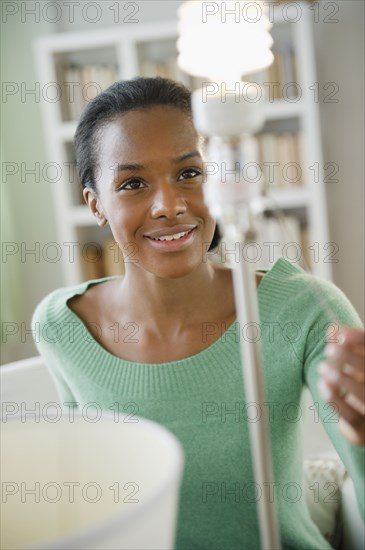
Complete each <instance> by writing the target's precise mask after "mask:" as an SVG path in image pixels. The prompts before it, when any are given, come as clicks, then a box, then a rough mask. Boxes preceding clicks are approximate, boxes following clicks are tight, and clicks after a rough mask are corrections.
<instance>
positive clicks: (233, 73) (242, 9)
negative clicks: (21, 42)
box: [177, 0, 281, 550]
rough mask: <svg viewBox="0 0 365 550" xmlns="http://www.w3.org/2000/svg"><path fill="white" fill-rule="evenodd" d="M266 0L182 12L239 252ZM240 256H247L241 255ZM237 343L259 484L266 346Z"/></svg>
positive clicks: (252, 208) (249, 321)
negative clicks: (257, 414)
mask: <svg viewBox="0 0 365 550" xmlns="http://www.w3.org/2000/svg"><path fill="white" fill-rule="evenodd" d="M267 4H268V3H267V2H263V1H262V0H256V1H255V2H251V1H247V0H241V1H224V0H221V1H215V2H204V1H197V0H193V1H187V2H183V3H182V4H181V6H180V7H179V9H178V17H179V38H178V42H177V48H178V51H179V58H178V63H179V66H180V67H181V68H182V69H183V70H184V71H185V72H186V73H188V74H191V75H194V76H199V77H202V76H203V77H207V82H206V83H204V84H203V87H202V88H201V89H199V90H196V91H194V92H193V94H192V109H193V119H194V125H195V127H196V129H197V130H198V131H199V132H200V133H201V134H202V135H203V136H204V137H205V138H206V143H207V146H206V154H207V162H206V165H205V181H204V196H205V200H206V203H207V205H208V207H209V209H210V212H211V214H212V215H213V216H214V217H215V218H216V219H217V220H218V222H219V226H220V228H221V230H222V232H223V235H224V238H225V240H226V242H227V243H232V244H235V243H240V246H241V249H243V247H244V246H245V244H246V243H248V242H250V241H251V240H252V238H253V236H254V229H255V219H256V218H257V214H258V213H259V212H260V211H262V209H263V202H262V200H261V198H260V196H261V190H260V188H259V186H258V184H253V183H252V182H251V183H249V182H248V181H245V178H244V177H243V175H242V167H243V163H244V162H245V151H246V141H247V137H248V136H250V135H252V134H253V133H255V132H257V131H258V130H259V129H260V128H261V127H262V125H263V123H264V120H265V117H264V109H263V92H262V90H261V88H260V87H259V86H257V85H256V84H249V83H247V82H246V83H245V82H242V81H241V77H242V76H243V75H247V74H252V73H254V72H256V71H259V70H262V69H264V68H266V67H268V66H269V65H270V64H271V63H272V62H273V54H272V52H271V50H270V48H271V46H272V43H273V40H272V37H271V35H270V32H269V31H270V28H271V24H270V22H269V18H268V5H267ZM241 257H242V256H241ZM233 277H234V291H235V301H236V310H237V319H238V321H239V327H243V326H245V327H248V326H253V327H254V326H258V323H259V314H258V304H257V297H256V284H255V277H254V273H253V271H251V264H249V263H248V262H246V261H243V260H241V261H240V262H239V263H237V264H235V265H233ZM250 340H251V341H248V339H245V340H244V339H243V338H240V347H241V357H242V368H243V377H244V381H245V393H246V399H247V401H248V402H254V403H256V404H257V405H258V406H260V407H261V411H262V413H263V414H262V417H261V419H260V421H259V422H256V423H250V440H251V449H252V451H251V452H252V463H253V468H254V473H255V480H256V483H257V484H258V485H259V487H261V488H262V487H264V483H266V484H267V483H273V482H274V477H273V467H272V458H271V444H270V433H269V423H268V418H267V413H266V408H265V406H264V402H265V390H264V380H263V369H262V358H261V346H260V342H259V340H257V339H255V338H252V339H250ZM258 517H259V524H260V535H261V546H262V548H264V549H270V550H272V549H279V548H280V547H281V543H280V533H279V528H278V519H277V514H276V508H275V504H274V502H270V501H269V498H268V497H267V498H262V499H260V500H259V501H258Z"/></svg>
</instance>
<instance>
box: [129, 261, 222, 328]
mask: <svg viewBox="0 0 365 550" xmlns="http://www.w3.org/2000/svg"><path fill="white" fill-rule="evenodd" d="M217 273H218V272H217V269H216V268H214V267H213V265H212V264H211V263H210V262H205V263H202V264H200V265H199V267H198V268H197V269H196V270H194V271H193V272H191V273H189V274H188V275H185V276H183V277H179V278H174V279H167V278H163V277H157V276H156V275H155V274H153V273H149V272H147V271H145V270H142V269H138V268H135V266H132V269H126V273H125V276H124V278H123V279H122V281H121V287H120V291H121V293H120V296H121V302H122V304H120V305H121V306H122V307H123V317H125V313H128V314H130V315H131V318H132V317H133V319H136V320H137V322H141V323H143V324H144V326H146V325H149V326H151V327H153V328H154V329H155V330H156V331H158V332H159V331H161V332H164V331H167V332H169V331H171V329H172V327H173V328H174V330H179V329H183V328H184V327H186V325H187V324H189V325H190V324H191V325H193V324H194V323H199V322H201V321H202V319H203V320H204V319H207V320H208V319H209V316H210V315H213V314H214V313H213V312H214V310H215V309H216V308H217V304H219V302H221V300H222V298H224V296H222V294H225V293H224V292H223V293H222V286H221V285H220V284H219V280H218V279H219V275H218V274H217Z"/></svg>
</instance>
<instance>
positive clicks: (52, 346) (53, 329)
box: [32, 291, 78, 407]
mask: <svg viewBox="0 0 365 550" xmlns="http://www.w3.org/2000/svg"><path fill="white" fill-rule="evenodd" d="M56 292H57V291H55V292H52V293H51V294H49V295H48V296H46V297H45V298H43V300H42V301H41V302H40V303H39V304H38V306H37V307H36V309H35V311H34V313H33V316H32V330H33V334H34V335H35V336H34V342H35V345H36V347H37V349H38V351H39V354H40V355H41V357H42V358H43V359H44V362H45V364H46V366H47V368H48V370H49V372H50V374H51V376H52V379H53V381H54V383H55V386H56V390H57V393H58V397H59V403H60V405H61V406H63V407H65V403H67V407H77V405H78V403H77V401H76V399H75V396H74V395H73V393H72V391H71V388H70V386H69V385H68V383H67V381H66V379H65V376H64V370H63V369H62V355H61V353H60V347H59V345H58V338H57V334H58V331H59V330H60V327H59V326H58V323H57V319H56V318H52V316H51V315H50V307H49V306H50V303H51V302H52V299H53V298H54V296H55V294H56Z"/></svg>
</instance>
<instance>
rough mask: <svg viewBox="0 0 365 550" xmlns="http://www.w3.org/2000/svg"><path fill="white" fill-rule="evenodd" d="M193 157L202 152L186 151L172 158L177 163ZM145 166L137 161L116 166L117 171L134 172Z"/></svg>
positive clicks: (198, 155)
mask: <svg viewBox="0 0 365 550" xmlns="http://www.w3.org/2000/svg"><path fill="white" fill-rule="evenodd" d="M192 157H199V158H201V154H200V153H199V151H198V150H194V151H191V152H190V153H185V154H184V155H181V156H180V157H177V158H175V159H172V162H173V163H175V164H177V163H179V162H182V161H184V160H187V159H189V158H192ZM144 168H145V166H143V164H138V163H135V162H128V163H126V164H117V165H116V167H115V172H116V173H117V172H123V171H124V170H126V171H128V172H132V171H135V170H144Z"/></svg>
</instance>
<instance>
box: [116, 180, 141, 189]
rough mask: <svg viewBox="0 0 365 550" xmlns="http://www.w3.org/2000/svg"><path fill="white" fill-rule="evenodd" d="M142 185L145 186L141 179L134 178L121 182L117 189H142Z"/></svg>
mask: <svg viewBox="0 0 365 550" xmlns="http://www.w3.org/2000/svg"><path fill="white" fill-rule="evenodd" d="M143 187H146V186H145V184H144V183H143V181H141V180H139V179H136V178H135V179H131V180H128V181H126V182H125V183H123V185H121V186H120V188H119V189H126V190H127V191H129V190H132V191H133V190H135V189H142V188H143Z"/></svg>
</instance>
